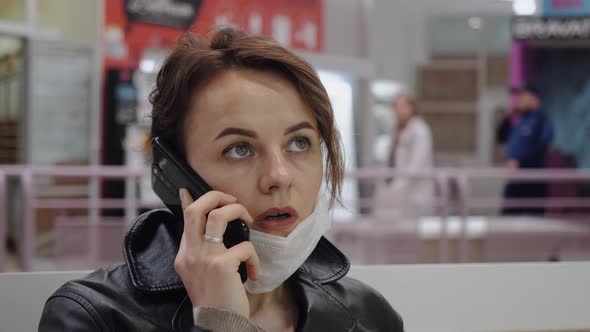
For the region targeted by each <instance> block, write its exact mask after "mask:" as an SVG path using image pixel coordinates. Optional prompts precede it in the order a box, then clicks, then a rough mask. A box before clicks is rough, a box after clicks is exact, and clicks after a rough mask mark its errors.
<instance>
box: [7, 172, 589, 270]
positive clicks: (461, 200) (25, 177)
mask: <svg viewBox="0 0 590 332" xmlns="http://www.w3.org/2000/svg"><path fill="white" fill-rule="evenodd" d="M149 174H150V172H149V168H147V167H145V168H130V167H126V166H69V165H68V166H31V165H0V239H4V238H5V235H6V221H7V219H6V215H5V213H6V208H5V204H6V198H7V197H6V178H7V177H17V178H20V180H21V183H22V186H23V190H22V197H23V203H24V204H23V209H24V210H23V220H22V223H21V227H22V231H21V237H22V238H21V241H20V251H21V253H22V267H23V270H24V271H30V270H31V268H32V257H33V253H34V242H35V241H34V238H35V222H34V219H35V208H68V207H82V208H89V209H92V208H126V213H127V214H126V219H128V220H132V219H133V218H132V214H131V213H136V212H137V209H138V208H140V207H150V208H151V207H157V206H162V205H156V204H154V203H146V202H141V201H139V200H138V199H137V197H135V193H134V192H130V191H127V193H126V197H125V198H124V199H103V198H100V197H97V198H96V199H97V202H94V201H93V200H92V198H91V199H67V200H66V199H56V198H42V199H40V198H36V197H35V194H34V192H33V180H34V178H35V177H37V176H55V177H69V178H73V177H88V178H91V179H99V178H103V179H104V178H121V179H126V180H128V181H137V179H138V178H139V177H143V176H148V175H149ZM345 176H346V177H347V178H355V179H359V180H383V179H387V178H392V177H404V178H408V177H409V178H413V179H429V180H432V181H433V183H435V185H436V186H438V189H439V193H440V197H439V200H438V204H437V207H438V212H439V216H440V218H441V222H442V225H443V226H444V227H441V229H442V232H441V235H440V241H439V255H440V257H439V259H440V261H441V262H447V261H448V234H447V218H448V216H449V214H450V211H451V210H450V208H451V206H450V205H451V202H450V198H449V184H450V183H453V182H454V183H456V184H457V185H458V188H459V191H458V202H457V207H458V209H459V214H460V217H461V221H462V222H461V231H460V234H461V236H460V261H466V257H467V249H468V248H467V244H468V243H467V236H466V224H467V218H468V216H469V210H470V208H472V207H482V206H486V205H487V204H489V205H491V204H492V202H493V203H494V204H496V203H497V200H494V201H492V200H485V199H476V198H472V197H470V195H469V193H470V187H471V185H472V184H471V183H472V182H473V181H474V180H481V179H502V180H527V181H581V180H588V181H590V171H579V170H564V169H544V170H517V171H507V170H505V169H499V168H494V169H454V168H437V169H431V170H420V171H398V170H395V169H390V168H361V169H355V170H350V171H347V172H346V174H345ZM360 200H362V199H360ZM518 201H519V202H518V203H523V202H524V203H527V204H533V205H536V204H538V205H541V206H546V205H549V206H564V205H567V206H578V203H579V204H580V205H582V206H583V204H587V203H588V199H569V198H568V199H556V198H548V199H526V200H525V199H523V200H518ZM361 203H362V202H361ZM502 204H506V205H510V206H512V205H514V204H516V203H515V202H514V201H508V202H505V201H502ZM130 211H135V212H130ZM4 261H5V248H4V245H3V244H2V246H0V272H1V271H2V269H3V267H4Z"/></svg>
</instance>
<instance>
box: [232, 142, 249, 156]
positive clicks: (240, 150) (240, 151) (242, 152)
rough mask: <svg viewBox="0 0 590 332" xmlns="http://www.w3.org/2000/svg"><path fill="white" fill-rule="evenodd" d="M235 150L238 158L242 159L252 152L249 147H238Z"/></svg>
mask: <svg viewBox="0 0 590 332" xmlns="http://www.w3.org/2000/svg"><path fill="white" fill-rule="evenodd" d="M235 149H236V154H237V155H238V156H240V157H245V156H247V155H248V151H250V150H249V149H248V147H247V146H244V145H238V146H236V147H235Z"/></svg>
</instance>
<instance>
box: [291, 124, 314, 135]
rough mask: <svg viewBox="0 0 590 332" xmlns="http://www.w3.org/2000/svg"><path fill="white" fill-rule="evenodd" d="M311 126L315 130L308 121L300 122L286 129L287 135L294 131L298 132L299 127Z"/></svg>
mask: <svg viewBox="0 0 590 332" xmlns="http://www.w3.org/2000/svg"><path fill="white" fill-rule="evenodd" d="M304 128H309V129H312V130H315V128H314V127H313V126H312V125H311V124H310V123H309V122H307V121H303V122H300V123H298V124H296V125H293V126H291V127H289V128H287V129H286V130H285V135H287V134H290V133H292V132H296V131H297V130H299V129H304Z"/></svg>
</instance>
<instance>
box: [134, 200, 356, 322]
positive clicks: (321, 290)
mask: <svg viewBox="0 0 590 332" xmlns="http://www.w3.org/2000/svg"><path fill="white" fill-rule="evenodd" d="M181 226H182V224H181V223H180V222H179V221H178V220H177V219H176V217H174V215H173V214H172V213H170V211H168V210H165V209H160V210H152V211H148V212H146V213H144V214H142V215H141V216H139V217H138V218H137V219H136V220H135V222H134V223H133V224H132V226H131V227H130V229H129V230H128V232H127V234H126V236H125V241H124V249H123V250H124V257H125V261H126V263H127V266H128V267H129V274H130V277H131V281H132V283H133V286H134V287H135V288H137V289H138V290H141V291H145V292H151V293H158V292H165V291H181V292H182V293H183V294H184V296H185V300H184V301H183V302H182V304H181V305H180V306H179V307H178V309H177V310H176V313H175V314H174V318H173V321H172V324H173V326H174V327H175V329H180V327H183V326H186V324H189V325H191V324H192V310H191V308H192V305H191V303H190V301H189V300H188V298H187V297H186V293H184V286H183V284H182V281H181V279H180V277H179V276H178V274H177V273H176V271H175V270H174V259H175V258H176V253H177V252H178V247H179V243H180V239H179V237H178V234H179V232H178V230H179V229H178V227H181ZM349 269H350V262H349V261H348V259H347V258H346V256H344V254H342V252H340V251H339V250H338V249H337V248H336V247H334V245H333V244H332V243H330V242H329V241H328V240H327V239H325V238H323V237H322V238H321V239H320V241H319V242H318V244H317V246H316V248H315V249H314V250H313V252H312V253H311V255H310V256H309V257H308V258H307V260H306V261H305V263H304V264H303V265H302V266H301V268H299V270H297V272H296V273H295V274H294V275H293V276H292V277H291V279H290V280H292V281H293V283H294V284H295V288H296V291H297V293H300V294H302V298H301V299H300V301H301V302H300V303H299V307H300V317H301V320H300V322H301V323H300V325H301V328H303V329H300V330H301V331H305V330H306V329H305V327H306V326H309V327H313V326H317V325H315V324H314V322H315V321H319V320H321V321H323V322H324V323H323V324H325V323H326V320H327V319H328V320H331V319H333V322H332V323H333V325H327V326H338V327H342V328H341V329H338V328H337V329H335V330H336V331H343V330H349V329H350V327H351V326H352V325H354V324H353V321H352V318H351V319H349V320H347V319H345V318H343V317H345V316H346V317H351V314H350V313H349V312H348V310H347V309H346V308H345V306H344V305H342V304H341V303H339V302H338V300H337V299H336V298H335V297H334V296H332V295H330V294H329V293H328V292H327V290H326V288H325V285H327V284H329V283H332V282H335V281H337V280H339V279H340V278H342V277H343V276H345V275H346V273H348V270H349ZM328 313H331V314H328ZM347 313H348V315H345V314H347ZM307 329H309V328H307Z"/></svg>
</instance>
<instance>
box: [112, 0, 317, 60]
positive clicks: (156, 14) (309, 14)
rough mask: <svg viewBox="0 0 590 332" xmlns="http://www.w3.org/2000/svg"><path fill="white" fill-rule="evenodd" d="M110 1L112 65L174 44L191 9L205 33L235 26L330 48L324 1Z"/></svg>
mask: <svg viewBox="0 0 590 332" xmlns="http://www.w3.org/2000/svg"><path fill="white" fill-rule="evenodd" d="M105 3H106V15H105V25H104V26H105V29H106V31H105V55H106V59H107V60H106V65H107V67H109V66H118V65H119V66H126V67H127V66H135V65H136V64H137V61H138V59H139V57H140V56H141V53H142V52H143V50H144V49H146V48H149V47H168V46H171V45H174V44H175V43H176V41H177V39H178V37H180V36H181V35H182V33H183V32H184V30H185V29H184V26H187V25H188V24H186V19H187V17H189V18H190V17H191V16H190V15H189V13H188V10H194V16H193V17H194V20H193V22H192V24H190V29H191V30H193V31H195V32H197V33H199V34H206V33H207V32H209V31H211V30H212V29H213V28H214V27H215V26H217V25H233V26H237V27H239V28H241V29H243V30H245V31H247V32H250V33H253V34H262V35H266V36H270V37H272V38H274V39H276V40H277V41H278V42H280V43H282V44H283V45H285V46H288V47H290V48H293V49H298V50H304V51H310V52H322V51H323V48H324V40H323V38H324V26H323V0H202V1H194V2H192V6H189V5H187V3H190V1H181V0H105ZM175 18H178V20H179V21H178V22H175V21H174V20H175ZM182 20H185V21H182Z"/></svg>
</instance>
